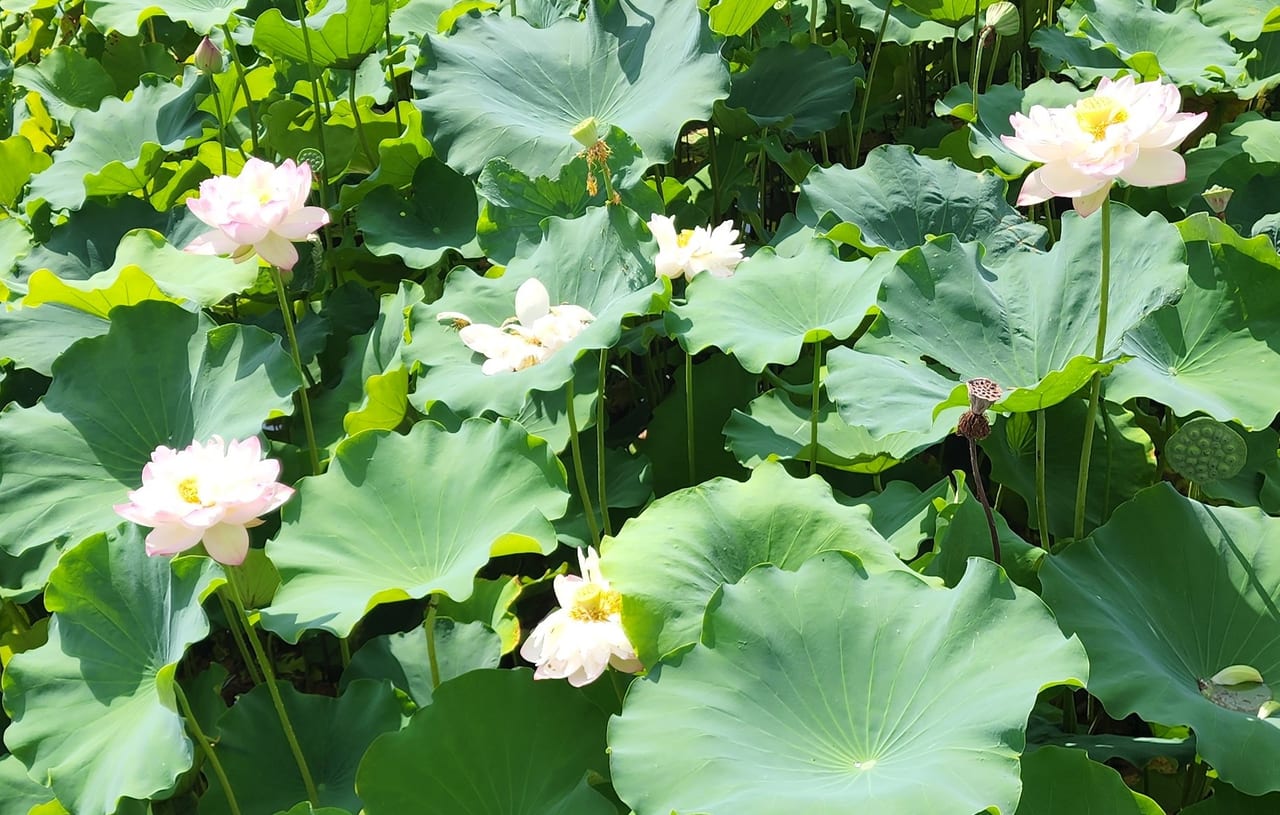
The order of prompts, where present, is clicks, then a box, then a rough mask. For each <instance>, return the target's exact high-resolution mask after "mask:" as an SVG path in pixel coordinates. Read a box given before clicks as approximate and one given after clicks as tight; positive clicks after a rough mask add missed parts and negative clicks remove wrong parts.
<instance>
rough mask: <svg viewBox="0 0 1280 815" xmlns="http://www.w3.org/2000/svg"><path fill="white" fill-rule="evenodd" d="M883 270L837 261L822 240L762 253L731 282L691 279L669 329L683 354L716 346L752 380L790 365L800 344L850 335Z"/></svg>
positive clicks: (740, 268) (869, 304) (868, 263)
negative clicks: (770, 368) (793, 250)
mask: <svg viewBox="0 0 1280 815" xmlns="http://www.w3.org/2000/svg"><path fill="white" fill-rule="evenodd" d="M886 271H888V269H887V268H886V267H885V266H884V265H883V264H877V265H874V266H873V264H872V262H871V261H869V260H858V261H854V262H853V263H846V262H844V261H842V260H840V259H839V258H838V257H836V254H835V249H834V248H833V247H832V245H831V243H830V241H825V240H813V241H811V242H810V243H809V244H808V245H807V246H806V247H805V248H804V249H803V250H802V251H801V252H800V253H799V254H797V255H796V256H795V257H781V256H779V255H777V254H774V252H773V250H772V249H769V248H765V249H761V250H760V251H759V252H757V253H756V254H754V255H752V256H751V257H750V258H748V259H746V260H744V261H743V262H742V263H741V264H739V265H738V268H737V270H736V271H735V272H734V274H733V275H732V276H731V277H715V276H713V275H710V274H700V275H698V276H697V277H695V278H694V279H693V281H692V282H690V283H689V288H688V300H687V302H686V303H685V304H684V305H682V306H677V307H675V308H673V309H672V313H673V319H672V320H671V323H670V325H671V327H672V330H673V331H674V332H675V333H677V334H678V335H679V337H680V339H681V340H682V342H681V345H684V346H685V348H686V349H687V350H688V351H689V352H690V353H694V354H696V353H698V352H699V351H702V350H704V349H706V348H710V347H711V346H716V347H718V348H720V349H721V350H722V351H724V352H725V353H728V354H732V355H733V356H735V357H737V359H738V362H739V363H741V364H742V367H744V368H746V369H747V370H748V371H751V372H752V373H757V374H758V373H760V372H761V371H763V370H764V369H765V367H766V366H767V365H769V364H771V363H780V364H782V365H790V364H791V363H793V362H795V361H796V360H798V359H799V358H800V352H801V349H803V348H804V345H805V343H812V342H818V341H820V340H823V339H826V338H828V337H835V338H836V339H838V340H843V339H846V338H847V337H849V336H850V335H851V334H853V332H854V331H856V330H857V328H858V325H859V324H860V323H861V322H862V320H863V318H865V317H866V316H867V312H868V311H869V310H870V309H871V307H872V306H873V305H875V302H876V293H877V292H878V291H879V289H880V281H881V279H882V278H883V276H884V274H885V272H886Z"/></svg>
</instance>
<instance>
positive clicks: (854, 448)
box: [724, 388, 923, 473]
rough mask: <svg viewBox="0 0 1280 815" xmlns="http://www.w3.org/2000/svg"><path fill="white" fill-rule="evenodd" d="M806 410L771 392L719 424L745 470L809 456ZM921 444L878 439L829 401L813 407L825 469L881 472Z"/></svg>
mask: <svg viewBox="0 0 1280 815" xmlns="http://www.w3.org/2000/svg"><path fill="white" fill-rule="evenodd" d="M797 398H799V397H797ZM801 401H807V397H806V398H805V399H802V400H801ZM811 410H812V407H811V405H809V404H798V403H797V402H796V401H795V400H794V399H793V398H792V397H790V396H788V395H787V394H785V393H783V392H782V391H781V390H780V389H778V388H775V389H773V390H771V391H769V392H768V393H765V394H763V395H761V396H758V397H756V398H755V399H753V400H752V401H751V404H749V405H747V409H746V410H745V411H742V410H735V411H734V412H733V415H732V416H731V417H730V418H729V421H728V423H727V424H725V426H724V436H725V440H726V442H727V444H728V448H729V449H730V450H731V451H733V454H734V455H735V456H737V457H738V461H740V462H741V463H742V464H745V465H746V466H748V467H755V466H756V465H758V464H760V463H761V462H762V461H764V460H765V459H767V458H769V457H770V456H775V457H777V458H789V459H802V460H808V459H809V458H810V457H811V456H812V455H813V449H812V447H811V446H810V442H811V439H812V435H811V433H812V430H811V427H810V424H809V420H810V412H811ZM921 446H923V445H921V444H920V435H919V434H918V433H913V432H911V431H905V432H901V433H891V434H889V435H888V436H886V437H885V438H883V439H877V438H873V437H872V435H871V434H870V433H868V432H867V430H866V428H864V427H856V426H854V425H851V424H849V423H848V422H846V421H845V420H844V419H843V418H841V416H840V414H839V413H837V412H836V409H835V407H834V406H833V405H832V404H831V403H830V402H826V401H824V402H822V404H821V405H820V406H819V408H818V463H819V464H821V465H823V466H825V467H835V468H836V469H839V470H848V471H849V472H853V473H882V472H884V471H885V470H887V469H889V468H890V467H892V466H893V465H895V464H897V463H898V462H900V461H903V460H904V459H906V458H908V457H910V455H911V454H912V453H914V452H915V451H916V450H917V449H918V448H919V447H921Z"/></svg>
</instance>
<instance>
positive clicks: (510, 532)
mask: <svg viewBox="0 0 1280 815" xmlns="http://www.w3.org/2000/svg"><path fill="white" fill-rule="evenodd" d="M568 499H569V495H568V490H567V489H566V487H565V475H564V469H563V468H562V467H561V466H560V463H559V462H558V461H557V460H556V459H555V457H554V456H552V455H551V452H550V451H549V450H548V449H547V446H546V443H545V442H543V441H542V440H541V439H537V438H534V437H531V436H529V435H528V434H527V433H525V431H524V430H523V429H522V428H521V427H520V426H519V425H517V424H514V423H512V422H510V421H507V420H505V419H504V420H500V421H499V422H497V423H496V424H494V423H492V422H487V421H484V420H482V419H468V420H467V421H465V422H463V423H462V427H461V428H460V429H459V430H458V432H456V433H447V432H445V430H444V428H442V427H441V426H440V425H438V424H436V423H435V422H419V423H418V424H416V425H414V427H413V430H411V431H410V432H409V434H408V435H407V436H399V435H395V434H389V433H386V432H383V431H368V432H366V433H361V434H360V435H358V436H354V437H352V438H350V439H348V440H346V441H344V442H342V443H341V444H339V445H338V452H337V455H335V456H334V458H333V462H332V464H331V466H330V469H329V471H328V472H327V473H325V474H324V475H321V476H317V477H314V478H307V479H303V481H302V482H301V484H300V485H299V488H298V494H297V495H296V496H295V497H294V498H293V500H292V501H290V502H289V503H288V504H286V505H285V509H284V525H283V526H282V527H281V530H280V534H279V535H278V536H277V537H276V538H275V539H274V540H272V541H271V542H269V543H268V544H267V553H268V554H269V555H270V556H271V560H272V562H274V563H275V564H276V567H277V568H278V569H279V570H280V579H281V585H280V591H279V592H278V593H277V594H276V597H275V600H274V601H273V602H272V604H271V606H270V607H269V608H266V609H264V610H263V611H262V620H263V625H264V626H266V627H267V628H268V629H270V630H272V631H274V632H276V633H277V634H279V635H280V636H282V637H284V638H285V639H287V640H289V641H290V642H297V640H298V637H299V636H301V634H302V632H303V631H305V630H307V629H309V628H320V629H323V630H325V631H330V632H333V633H334V634H336V635H338V636H340V637H345V636H347V635H348V634H349V633H351V627H352V626H354V625H355V624H356V622H358V621H359V619H360V617H361V616H362V615H363V614H364V613H365V612H366V611H368V610H369V609H371V608H373V607H374V606H375V605H377V604H379V603H385V602H388V601H392V600H403V599H406V598H410V597H415V598H416V597H425V596H427V595H428V594H431V593H433V592H440V593H443V594H447V595H449V596H450V597H452V598H453V599H455V600H465V599H466V598H467V596H468V595H470V594H471V589H472V579H473V578H474V577H475V575H476V572H477V571H479V570H480V568H481V567H482V566H484V565H485V564H486V563H488V562H489V558H490V557H491V556H493V555H503V554H512V553H516V552H541V553H543V554H547V553H549V552H551V551H552V550H553V549H555V547H556V538H555V533H554V531H553V530H552V528H551V523H550V521H548V520H547V519H548V518H559V517H560V515H561V514H563V513H564V510H565V507H566V506H567V505H568Z"/></svg>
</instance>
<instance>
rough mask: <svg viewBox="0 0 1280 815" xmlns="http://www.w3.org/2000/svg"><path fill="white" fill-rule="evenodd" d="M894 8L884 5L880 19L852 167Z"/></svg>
mask: <svg viewBox="0 0 1280 815" xmlns="http://www.w3.org/2000/svg"><path fill="white" fill-rule="evenodd" d="M891 8H893V0H887V2H886V3H885V4H884V16H883V17H881V18H880V30H879V32H877V33H876V47H875V48H874V49H873V50H872V51H871V67H869V68H868V69H867V82H866V84H865V85H863V86H862V110H861V112H860V113H859V114H858V133H857V136H856V137H855V138H854V141H853V155H852V156H850V158H849V161H850V165H849V166H851V167H856V166H858V159H859V158H860V157H861V156H862V133H863V131H864V130H866V128H867V108H868V107H869V106H870V103H871V83H873V82H874V81H875V78H876V65H877V64H878V63H879V62H880V47H881V46H882V45H884V32H885V30H886V29H888V27H889V10H890V9H891Z"/></svg>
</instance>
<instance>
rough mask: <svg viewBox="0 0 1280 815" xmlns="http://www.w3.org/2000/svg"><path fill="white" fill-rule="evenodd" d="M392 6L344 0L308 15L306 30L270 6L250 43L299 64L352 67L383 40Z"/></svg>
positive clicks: (386, 0)
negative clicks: (317, 12) (310, 15)
mask: <svg viewBox="0 0 1280 815" xmlns="http://www.w3.org/2000/svg"><path fill="white" fill-rule="evenodd" d="M391 8H392V3H391V0H346V2H344V3H341V4H334V5H333V6H326V7H325V8H324V9H323V11H322V12H321V13H320V14H317V15H313V16H312V17H310V18H308V20H307V28H308V32H306V33H304V32H303V30H302V26H301V25H299V24H298V23H297V22H295V21H293V20H286V19H285V17H284V15H283V14H281V13H280V10H279V9H274V8H269V9H267V10H266V11H264V12H262V14H261V15H260V16H259V17H258V19H257V20H256V21H255V22H254V26H253V45H254V47H255V48H260V49H262V50H263V51H266V52H267V53H269V54H272V55H279V56H282V57H285V58H286V59H289V60H291V61H293V62H295V63H298V64H304V65H305V64H306V63H308V62H310V63H312V64H314V65H316V66H318V67H321V68H346V69H347V70H355V69H356V68H358V67H359V66H360V63H361V62H362V61H363V60H364V57H365V55H366V54H368V53H369V52H370V51H372V50H373V49H374V47H375V46H377V45H378V44H379V43H380V42H381V41H382V38H383V36H384V33H383V32H384V30H385V28H386V25H387V21H388V20H389V19H390V17H391ZM308 40H310V42H308Z"/></svg>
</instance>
